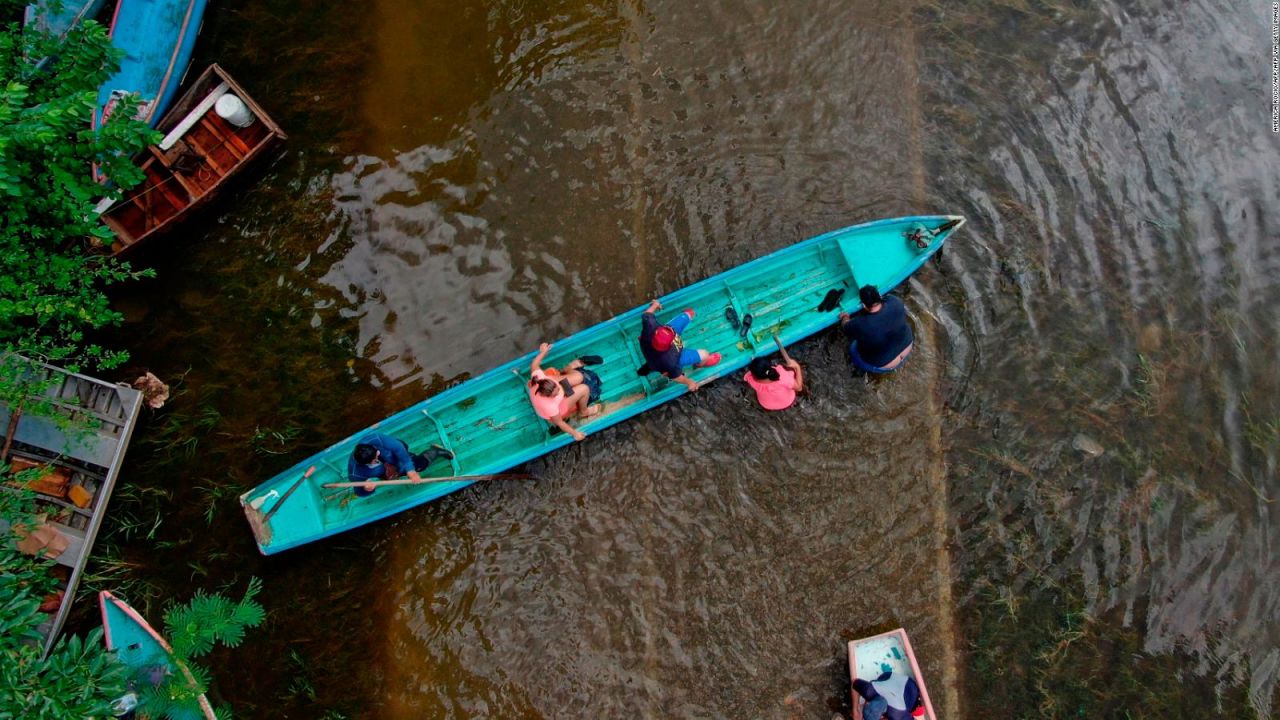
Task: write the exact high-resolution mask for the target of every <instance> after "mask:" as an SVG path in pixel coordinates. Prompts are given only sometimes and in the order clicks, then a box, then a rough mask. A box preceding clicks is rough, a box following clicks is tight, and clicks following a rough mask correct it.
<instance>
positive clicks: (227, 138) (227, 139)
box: [200, 115, 249, 160]
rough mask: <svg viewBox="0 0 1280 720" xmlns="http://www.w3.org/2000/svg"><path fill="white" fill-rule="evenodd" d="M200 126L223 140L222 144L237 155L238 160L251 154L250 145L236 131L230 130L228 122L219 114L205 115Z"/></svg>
mask: <svg viewBox="0 0 1280 720" xmlns="http://www.w3.org/2000/svg"><path fill="white" fill-rule="evenodd" d="M200 126H201V127H203V128H205V129H206V130H208V131H209V132H210V133H211V134H212V135H213V136H214V137H216V138H218V139H219V140H221V141H222V145H224V146H226V148H227V150H228V151H230V152H231V154H232V155H234V156H235V158H236V160H243V159H244V156H245V155H247V154H249V146H248V145H245V144H244V141H243V140H241V139H240V138H239V137H237V136H236V134H235V133H234V132H228V130H227V128H228V127H229V126H228V125H227V123H225V122H223V120H222V118H220V117H218V116H217V115H205V116H204V117H202V118H200Z"/></svg>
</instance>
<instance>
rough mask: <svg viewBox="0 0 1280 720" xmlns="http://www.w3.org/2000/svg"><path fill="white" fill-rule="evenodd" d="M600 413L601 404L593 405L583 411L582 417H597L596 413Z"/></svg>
mask: <svg viewBox="0 0 1280 720" xmlns="http://www.w3.org/2000/svg"><path fill="white" fill-rule="evenodd" d="M599 414H600V406H599V405H592V406H590V407H588V408H587V409H586V410H584V411H583V413H582V417H584V418H589V417H595V416H596V415H599Z"/></svg>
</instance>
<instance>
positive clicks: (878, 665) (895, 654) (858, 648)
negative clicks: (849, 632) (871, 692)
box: [849, 628, 938, 720]
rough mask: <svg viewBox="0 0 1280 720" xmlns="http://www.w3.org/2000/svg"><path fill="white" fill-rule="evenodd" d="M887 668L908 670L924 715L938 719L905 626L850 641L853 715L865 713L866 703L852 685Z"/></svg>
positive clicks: (903, 671)
mask: <svg viewBox="0 0 1280 720" xmlns="http://www.w3.org/2000/svg"><path fill="white" fill-rule="evenodd" d="M886 670H892V671H893V672H895V673H907V674H909V675H910V676H911V677H913V678H915V680H916V684H917V685H919V686H920V696H921V698H923V700H924V712H925V714H924V719H925V720H938V714H937V713H935V712H934V711H933V701H931V700H930V699H929V688H928V687H926V686H925V682H924V675H923V674H922V673H921V672H920V665H919V663H917V662H916V654H915V651H914V650H913V649H912V648H911V639H910V638H908V637H907V631H906V630H903V629H902V628H898V629H896V630H890V631H889V632H886V633H880V634H879V635H872V636H871V637H865V638H862V639H860V640H851V641H850V642H849V682H850V684H851V687H850V690H849V692H850V694H852V695H853V717H855V718H861V717H862V706H863V701H862V696H861V695H859V694H858V693H856V692H854V691H853V689H852V683H853V681H854V680H856V679H858V678H861V679H863V680H866V681H868V682H869V681H871V680H874V679H876V678H877V677H879V676H880V674H881V673H883V672H885V671H886Z"/></svg>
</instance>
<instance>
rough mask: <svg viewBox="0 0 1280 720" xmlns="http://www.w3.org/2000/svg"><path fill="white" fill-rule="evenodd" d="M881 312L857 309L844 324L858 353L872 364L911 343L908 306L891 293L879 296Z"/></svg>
mask: <svg viewBox="0 0 1280 720" xmlns="http://www.w3.org/2000/svg"><path fill="white" fill-rule="evenodd" d="M881 303H882V307H881V308H880V312H875V313H869V312H867V311H866V310H862V311H860V312H858V314H857V315H854V316H853V317H851V318H849V321H848V322H846V323H845V324H844V334H845V335H847V336H848V338H849V339H850V340H852V341H853V342H856V343H857V344H858V347H857V352H858V357H860V358H862V360H863V362H865V363H867V364H868V365H873V366H875V367H884V366H885V365H888V364H889V363H890V362H893V359H894V358H896V357H898V354H899V353H901V352H902V351H903V350H906V349H907V346H908V345H910V344H911V339H912V336H911V326H910V325H908V324H907V308H906V307H905V306H903V304H902V301H901V300H899V299H898V298H896V297H894V296H893V295H886V296H884V298H883V299H882V300H881Z"/></svg>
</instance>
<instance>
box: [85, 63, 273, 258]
mask: <svg viewBox="0 0 1280 720" xmlns="http://www.w3.org/2000/svg"><path fill="white" fill-rule="evenodd" d="M226 94H233V95H235V96H236V97H238V98H240V100H242V101H243V102H244V104H245V105H246V106H247V107H248V109H249V111H250V112H251V113H253V115H254V122H253V123H251V124H250V125H249V126H248V127H238V126H236V125H233V124H231V123H229V122H227V121H226V120H224V119H223V118H221V117H220V116H219V115H218V114H217V113H216V112H215V111H214V110H213V109H212V105H211V103H210V102H206V100H210V101H212V100H216V99H217V98H218V97H221V96H222V95H226ZM156 129H158V130H160V131H161V132H163V133H166V138H168V137H169V136H171V135H172V145H169V146H168V147H165V145H166V143H165V142H162V143H161V144H160V145H152V146H150V147H148V148H147V149H146V150H145V151H143V152H142V153H140V154H139V155H138V157H137V158H135V160H134V162H135V163H137V165H138V167H139V168H140V169H141V170H142V171H143V176H144V179H143V181H142V183H141V184H139V185H138V186H136V187H134V188H132V189H130V190H129V191H128V192H126V193H125V194H124V197H122V198H121V199H120V200H119V201H117V202H115V203H114V204H112V205H111V206H110V207H108V208H107V209H106V210H104V211H103V212H102V221H103V222H104V223H106V225H107V227H109V228H111V231H112V232H114V233H115V235H116V241H115V242H114V243H112V244H111V246H110V247H109V248H103V249H104V250H106V251H107V252H109V254H111V255H120V254H123V253H127V252H130V251H131V250H133V249H134V248H137V247H138V246H139V245H141V244H142V243H144V242H145V241H147V240H150V239H152V238H156V237H159V236H161V235H164V234H166V233H168V232H170V231H171V230H173V229H174V228H175V227H177V226H178V225H180V224H181V223H182V222H184V221H185V220H186V219H187V218H189V217H191V215H193V214H194V213H195V212H196V211H197V210H199V209H200V208H201V207H203V206H204V205H206V204H208V203H209V202H210V201H211V200H213V198H214V197H216V196H217V195H218V194H219V193H220V192H222V190H224V189H225V188H226V186H227V185H228V184H230V183H231V182H232V180H233V178H235V177H236V176H237V175H238V174H240V173H241V172H242V171H243V170H244V169H245V168H246V167H248V166H249V165H251V164H253V163H254V162H255V161H257V160H258V159H259V158H261V157H263V156H265V155H266V154H267V153H268V152H269V151H270V150H271V149H272V148H274V147H275V146H276V145H278V144H279V143H281V142H283V141H284V140H285V139H286V135H285V133H284V131H283V130H281V129H280V126H279V125H277V124H276V123H275V121H274V120H272V119H271V117H270V116H268V115H267V113H266V112H265V111H264V110H263V109H262V107H261V106H260V105H258V103H257V102H256V101H254V99H253V98H252V97H250V96H249V94H248V93H247V92H245V90H244V88H242V87H240V85H239V84H238V83H237V82H236V81H235V80H234V79H233V78H232V77H231V76H230V75H229V74H228V73H227V72H226V71H225V70H223V69H222V68H221V67H220V66H218V65H217V64H216V63H215V64H213V65H210V66H209V68H208V69H206V70H205V71H204V73H202V74H201V75H200V77H199V78H198V79H196V81H195V82H194V83H192V84H191V87H190V88H189V89H188V90H187V92H185V93H184V94H183V96H182V98H181V99H179V100H178V102H177V103H176V104H175V105H174V106H173V109H172V110H171V111H170V112H169V113H168V114H167V115H165V117H164V118H163V119H162V120H161V121H160V123H159V124H158V125H157V126H156ZM179 133H180V134H179Z"/></svg>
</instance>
